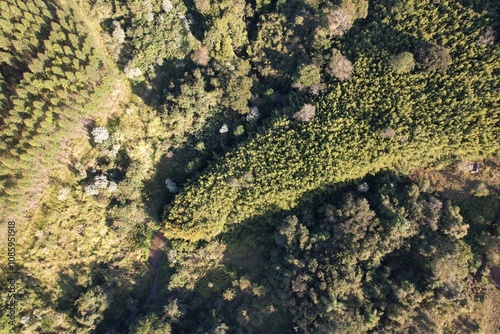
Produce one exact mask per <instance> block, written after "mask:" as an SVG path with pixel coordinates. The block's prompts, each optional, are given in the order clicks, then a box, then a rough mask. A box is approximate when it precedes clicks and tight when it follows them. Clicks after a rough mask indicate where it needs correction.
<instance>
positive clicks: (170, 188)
mask: <svg viewBox="0 0 500 334" xmlns="http://www.w3.org/2000/svg"><path fill="white" fill-rule="evenodd" d="M165 186H166V187H167V189H168V191H170V192H171V193H176V192H177V191H178V189H177V185H176V184H175V182H174V181H172V179H170V178H167V179H166V180H165Z"/></svg>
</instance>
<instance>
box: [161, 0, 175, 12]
mask: <svg viewBox="0 0 500 334" xmlns="http://www.w3.org/2000/svg"><path fill="white" fill-rule="evenodd" d="M173 8H174V6H173V5H172V2H171V1H170V0H163V1H162V2H161V9H163V11H165V13H169V12H170V11H171V10H172V9H173Z"/></svg>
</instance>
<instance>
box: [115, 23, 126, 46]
mask: <svg viewBox="0 0 500 334" xmlns="http://www.w3.org/2000/svg"><path fill="white" fill-rule="evenodd" d="M113 26H114V30H113V39H114V40H115V41H117V42H118V43H119V44H122V43H123V42H125V30H123V29H122V27H121V25H120V22H118V21H114V22H113Z"/></svg>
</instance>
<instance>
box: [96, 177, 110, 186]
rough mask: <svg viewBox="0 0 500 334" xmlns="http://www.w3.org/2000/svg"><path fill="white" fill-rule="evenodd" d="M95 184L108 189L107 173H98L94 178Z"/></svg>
mask: <svg viewBox="0 0 500 334" xmlns="http://www.w3.org/2000/svg"><path fill="white" fill-rule="evenodd" d="M94 185H95V186H96V188H97V189H106V188H107V187H108V185H109V181H108V178H107V177H106V175H97V176H96V177H95V178H94Z"/></svg>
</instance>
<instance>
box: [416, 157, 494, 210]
mask: <svg viewBox="0 0 500 334" xmlns="http://www.w3.org/2000/svg"><path fill="white" fill-rule="evenodd" d="M474 162H476V161H470V162H469V163H470V165H472V164H473V163H474ZM477 163H478V164H479V173H477V174H472V173H470V172H467V171H464V170H460V169H459V167H458V166H452V167H448V168H447V169H444V170H436V169H432V168H420V169H417V170H415V171H413V173H411V174H410V175H409V177H410V178H411V179H412V180H413V181H415V182H416V183H418V184H422V181H423V180H429V182H430V184H431V187H432V188H433V189H435V190H436V191H438V192H440V193H441V194H442V195H443V196H444V197H445V198H448V199H453V200H456V201H461V200H465V199H467V198H469V197H470V191H471V190H472V188H473V187H474V186H475V185H476V184H477V183H478V182H485V183H486V184H487V185H488V186H489V187H491V188H493V189H494V190H498V189H500V160H498V159H491V160H486V161H480V160H478V161H477Z"/></svg>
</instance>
